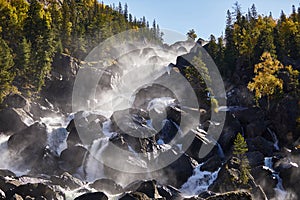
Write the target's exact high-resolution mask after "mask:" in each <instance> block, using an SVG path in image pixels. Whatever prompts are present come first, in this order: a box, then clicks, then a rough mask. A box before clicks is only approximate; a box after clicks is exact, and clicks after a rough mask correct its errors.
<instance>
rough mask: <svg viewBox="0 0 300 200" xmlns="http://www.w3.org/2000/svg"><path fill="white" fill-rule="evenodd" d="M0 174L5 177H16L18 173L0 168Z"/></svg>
mask: <svg viewBox="0 0 300 200" xmlns="http://www.w3.org/2000/svg"><path fill="white" fill-rule="evenodd" d="M0 176H3V177H6V176H10V177H15V176H16V174H15V173H13V172H12V171H10V170H8V169H0Z"/></svg>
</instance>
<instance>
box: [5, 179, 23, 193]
mask: <svg viewBox="0 0 300 200" xmlns="http://www.w3.org/2000/svg"><path fill="white" fill-rule="evenodd" d="M21 184H22V183H21V181H19V180H17V179H11V180H7V179H5V178H4V177H2V176H0V189H1V190H2V191H3V192H5V195H6V196H7V195H8V194H10V191H11V190H13V189H14V188H16V187H18V186H19V185H21Z"/></svg>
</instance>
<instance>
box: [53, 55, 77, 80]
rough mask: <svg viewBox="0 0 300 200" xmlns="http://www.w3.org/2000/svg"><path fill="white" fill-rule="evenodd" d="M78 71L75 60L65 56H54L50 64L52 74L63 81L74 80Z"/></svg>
mask: <svg viewBox="0 0 300 200" xmlns="http://www.w3.org/2000/svg"><path fill="white" fill-rule="evenodd" d="M77 71H78V65H77V63H76V60H75V59H74V58H73V57H71V56H69V55H66V54H56V55H55V57H54V59H53V62H52V72H51V73H52V74H53V75H60V76H62V78H63V79H67V80H69V79H71V78H74V77H75V75H76V74H77Z"/></svg>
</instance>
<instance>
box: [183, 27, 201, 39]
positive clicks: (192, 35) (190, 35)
mask: <svg viewBox="0 0 300 200" xmlns="http://www.w3.org/2000/svg"><path fill="white" fill-rule="evenodd" d="M186 35H187V37H188V40H193V41H195V39H196V38H197V37H198V36H197V34H196V31H195V30H194V29H191V30H189V31H188V32H187V34H186Z"/></svg>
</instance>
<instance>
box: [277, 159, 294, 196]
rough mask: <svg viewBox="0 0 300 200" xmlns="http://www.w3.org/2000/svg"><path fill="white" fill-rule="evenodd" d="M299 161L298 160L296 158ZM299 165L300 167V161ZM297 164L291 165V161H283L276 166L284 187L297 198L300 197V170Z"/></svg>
mask: <svg viewBox="0 0 300 200" xmlns="http://www.w3.org/2000/svg"><path fill="white" fill-rule="evenodd" d="M296 159H298V158H296ZM296 161H297V162H298V164H297V165H299V164H300V163H299V161H298V160H296ZM297 165H295V163H293V164H291V162H290V161H289V159H286V158H284V159H281V160H279V161H278V162H276V163H275V164H274V166H275V167H274V168H275V170H276V171H279V176H280V177H281V178H282V184H283V187H284V188H285V189H286V190H287V191H290V192H291V193H294V194H295V195H296V196H297V197H300V191H299V185H300V169H299V167H297Z"/></svg>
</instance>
